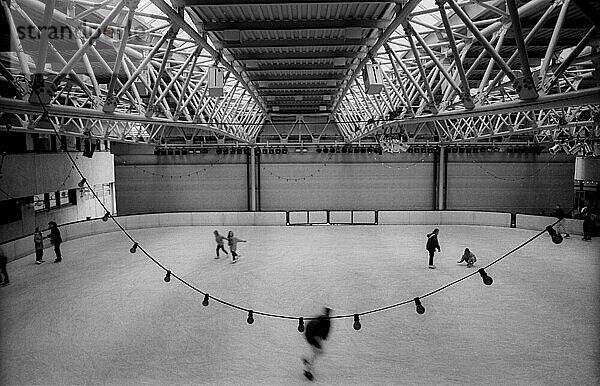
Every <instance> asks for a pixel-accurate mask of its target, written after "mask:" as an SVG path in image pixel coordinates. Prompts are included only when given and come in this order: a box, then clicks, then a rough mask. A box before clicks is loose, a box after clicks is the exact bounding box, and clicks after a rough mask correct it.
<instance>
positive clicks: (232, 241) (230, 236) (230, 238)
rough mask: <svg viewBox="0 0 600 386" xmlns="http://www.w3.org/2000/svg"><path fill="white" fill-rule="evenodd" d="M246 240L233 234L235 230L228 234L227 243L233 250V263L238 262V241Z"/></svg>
mask: <svg viewBox="0 0 600 386" xmlns="http://www.w3.org/2000/svg"><path fill="white" fill-rule="evenodd" d="M245 242H246V240H242V239H238V238H237V237H235V236H234V235H233V231H229V233H228V234H227V243H228V244H229V251H230V252H231V257H232V259H233V260H232V261H231V264H234V263H237V258H238V256H239V255H238V254H237V243H245Z"/></svg>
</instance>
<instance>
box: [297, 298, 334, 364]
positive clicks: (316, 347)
mask: <svg viewBox="0 0 600 386" xmlns="http://www.w3.org/2000/svg"><path fill="white" fill-rule="evenodd" d="M330 314H331V309H330V308H327V307H325V308H324V309H323V314H321V315H319V316H318V317H317V318H316V319H312V320H311V321H310V322H308V324H307V325H306V331H305V332H304V336H305V337H306V341H307V342H308V344H309V345H310V348H311V349H312V357H311V358H310V359H307V358H303V359H302V361H303V362H304V364H305V365H306V367H307V369H308V370H310V371H312V366H313V364H314V362H315V359H317V357H318V356H319V355H321V354H323V341H324V340H327V336H328V335H329V330H330V328H331V320H330V318H329V315H330Z"/></svg>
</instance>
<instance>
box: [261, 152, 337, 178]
mask: <svg viewBox="0 0 600 386" xmlns="http://www.w3.org/2000/svg"><path fill="white" fill-rule="evenodd" d="M332 158H333V155H330V156H329V158H328V159H327V161H330V160H331V159H332ZM326 166H327V162H323V165H322V166H320V167H319V168H318V169H317V170H316V171H314V172H312V173H311V174H309V175H308V176H304V177H284V176H280V175H278V174H276V173H273V172H272V171H271V170H269V169H267V168H266V167H265V166H264V165H260V167H261V169H262V170H264V171H266V172H267V173H269V174H270V175H272V176H273V177H277V179H278V180H286V181H288V182H290V181H292V182H298V181H306V180H307V179H309V178H311V177H314V176H316V175H317V174H319V173H321V171H323V169H325V167H326Z"/></svg>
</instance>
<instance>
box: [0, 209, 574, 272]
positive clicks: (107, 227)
mask: <svg viewBox="0 0 600 386" xmlns="http://www.w3.org/2000/svg"><path fill="white" fill-rule="evenodd" d="M115 219H116V220H117V221H118V222H119V224H121V226H123V227H124V228H125V229H143V228H158V227H174V226H224V225H227V226H294V225H475V226H495V227H510V226H511V214H510V213H499V212H478V211H393V210H382V211H376V210H346V211H344V210H318V211H310V210H307V211H287V212H284V211H281V212H181V213H150V214H136V215H127V216H116V217H115ZM555 220H556V219H555V218H553V217H546V216H531V215H523V214H517V215H516V227H517V228H520V229H532V230H542V229H544V228H545V227H546V226H547V225H549V224H551V223H552V222H554V221H555ZM565 228H566V230H567V232H569V233H572V234H581V229H582V220H575V219H566V221H565ZM59 229H60V231H61V235H62V238H63V241H65V242H68V241H72V240H76V239H78V238H81V237H87V236H92V235H97V234H101V233H109V232H116V231H119V228H118V227H117V226H116V225H115V223H114V221H113V220H110V219H109V220H108V221H106V222H104V221H102V220H101V219H100V218H97V219H91V220H83V221H77V222H72V223H67V224H61V225H59ZM46 242H47V241H46ZM0 248H2V250H3V251H4V253H5V254H6V255H7V257H8V261H12V260H15V259H18V258H21V257H24V256H27V255H30V254H32V253H33V252H34V243H33V237H32V235H26V236H23V237H21V238H18V239H14V240H11V241H8V242H5V243H2V244H0Z"/></svg>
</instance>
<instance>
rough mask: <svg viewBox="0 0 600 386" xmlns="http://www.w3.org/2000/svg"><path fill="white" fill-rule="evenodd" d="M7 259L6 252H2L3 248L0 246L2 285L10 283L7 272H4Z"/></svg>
mask: <svg viewBox="0 0 600 386" xmlns="http://www.w3.org/2000/svg"><path fill="white" fill-rule="evenodd" d="M7 260H8V258H7V257H6V253H4V249H2V248H0V279H2V283H0V285H1V286H2V287H4V286H7V285H9V284H10V280H9V279H8V272H6V263H8V261H7Z"/></svg>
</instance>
